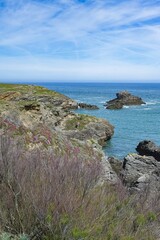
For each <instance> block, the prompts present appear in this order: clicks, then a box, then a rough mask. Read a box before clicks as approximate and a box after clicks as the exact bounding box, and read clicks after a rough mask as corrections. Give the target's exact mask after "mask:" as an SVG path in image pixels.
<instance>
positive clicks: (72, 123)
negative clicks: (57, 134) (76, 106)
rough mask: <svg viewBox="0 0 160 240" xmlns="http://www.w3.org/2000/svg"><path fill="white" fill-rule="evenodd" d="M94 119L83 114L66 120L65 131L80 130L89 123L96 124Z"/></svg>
mask: <svg viewBox="0 0 160 240" xmlns="http://www.w3.org/2000/svg"><path fill="white" fill-rule="evenodd" d="M97 120H98V119H97V118H96V117H92V116H88V115H85V114H83V115H82V114H78V115H76V116H73V117H71V118H70V119H67V120H66V122H65V130H75V129H77V130H82V129H84V128H85V126H86V125H87V124H89V123H90V122H97Z"/></svg>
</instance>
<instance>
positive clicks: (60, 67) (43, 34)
mask: <svg viewBox="0 0 160 240" xmlns="http://www.w3.org/2000/svg"><path fill="white" fill-rule="evenodd" d="M0 80H1V81H5V80H13V81H16V80H18V81H21V80H22V81H23V80H24V81H27V80H28V81H107V82H113V81H115V82H118V81H119V82H125V81H130V82H134V81H137V82H151V81H154V82H160V0H119V1H118V0H117V1H116V0H81V1H80V0H79V1H78V0H41V1H40V0H0Z"/></svg>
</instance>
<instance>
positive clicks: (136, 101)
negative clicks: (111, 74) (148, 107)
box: [105, 91, 145, 109]
mask: <svg viewBox="0 0 160 240" xmlns="http://www.w3.org/2000/svg"><path fill="white" fill-rule="evenodd" d="M116 96H117V97H116V98H115V99H112V100H110V101H108V102H107V103H106V105H105V106H106V108H107V109H121V108H123V106H124V105H127V106H130V105H141V104H145V102H144V101H143V100H142V99H141V98H140V97H137V96H134V95H132V94H131V93H129V92H127V91H123V92H119V93H117V94H116Z"/></svg>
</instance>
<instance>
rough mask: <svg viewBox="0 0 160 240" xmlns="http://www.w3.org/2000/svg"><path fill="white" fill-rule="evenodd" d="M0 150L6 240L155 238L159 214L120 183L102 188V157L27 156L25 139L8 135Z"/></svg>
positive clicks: (0, 212)
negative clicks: (141, 204) (153, 227)
mask: <svg viewBox="0 0 160 240" xmlns="http://www.w3.org/2000/svg"><path fill="white" fill-rule="evenodd" d="M0 146H1V149H0V150H1V152H0V196H1V199H0V232H1V233H2V235H1V236H2V237H1V239H2V240H4V239H7V237H9V236H10V235H9V234H11V235H12V236H13V235H14V236H15V239H18V240H20V239H21V240H22V239H27V238H28V239H33V240H37V239H45V240H61V239H65V240H72V239H73V240H74V239H75V240H82V239H88V240H92V239H93V240H132V239H134V240H139V239H141V240H143V239H144V240H147V239H148V240H151V239H155V238H154V236H152V233H151V231H150V228H149V224H150V222H152V223H153V221H156V217H155V216H156V214H155V212H153V211H152V209H150V210H147V211H146V210H145V209H144V207H143V208H140V207H139V202H137V198H133V197H130V196H128V194H127V192H126V190H125V188H124V187H123V186H122V185H121V183H118V184H117V185H115V186H112V185H109V184H107V183H104V184H100V183H99V179H100V176H101V164H100V161H99V159H98V158H97V159H96V158H95V159H94V161H92V159H88V160H84V159H82V158H81V156H80V155H77V154H75V155H74V154H72V155H71V154H70V153H69V151H67V153H66V154H65V155H63V157H62V156H57V155H56V154H55V153H54V150H53V149H52V150H51V148H49V149H43V150H42V149H35V150H32V151H28V150H27V149H25V146H24V143H23V141H22V139H17V140H15V138H14V139H12V138H10V137H7V136H6V135H1V139H0ZM72 152H73V151H72ZM144 206H145V204H144ZM4 232H7V234H6V233H4ZM7 240H8V239H7Z"/></svg>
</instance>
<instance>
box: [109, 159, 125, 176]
mask: <svg viewBox="0 0 160 240" xmlns="http://www.w3.org/2000/svg"><path fill="white" fill-rule="evenodd" d="M108 161H109V163H110V164H111V167H112V169H113V170H114V172H115V173H116V174H117V175H118V176H121V171H122V161H121V160H119V159H117V158H115V157H108Z"/></svg>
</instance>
